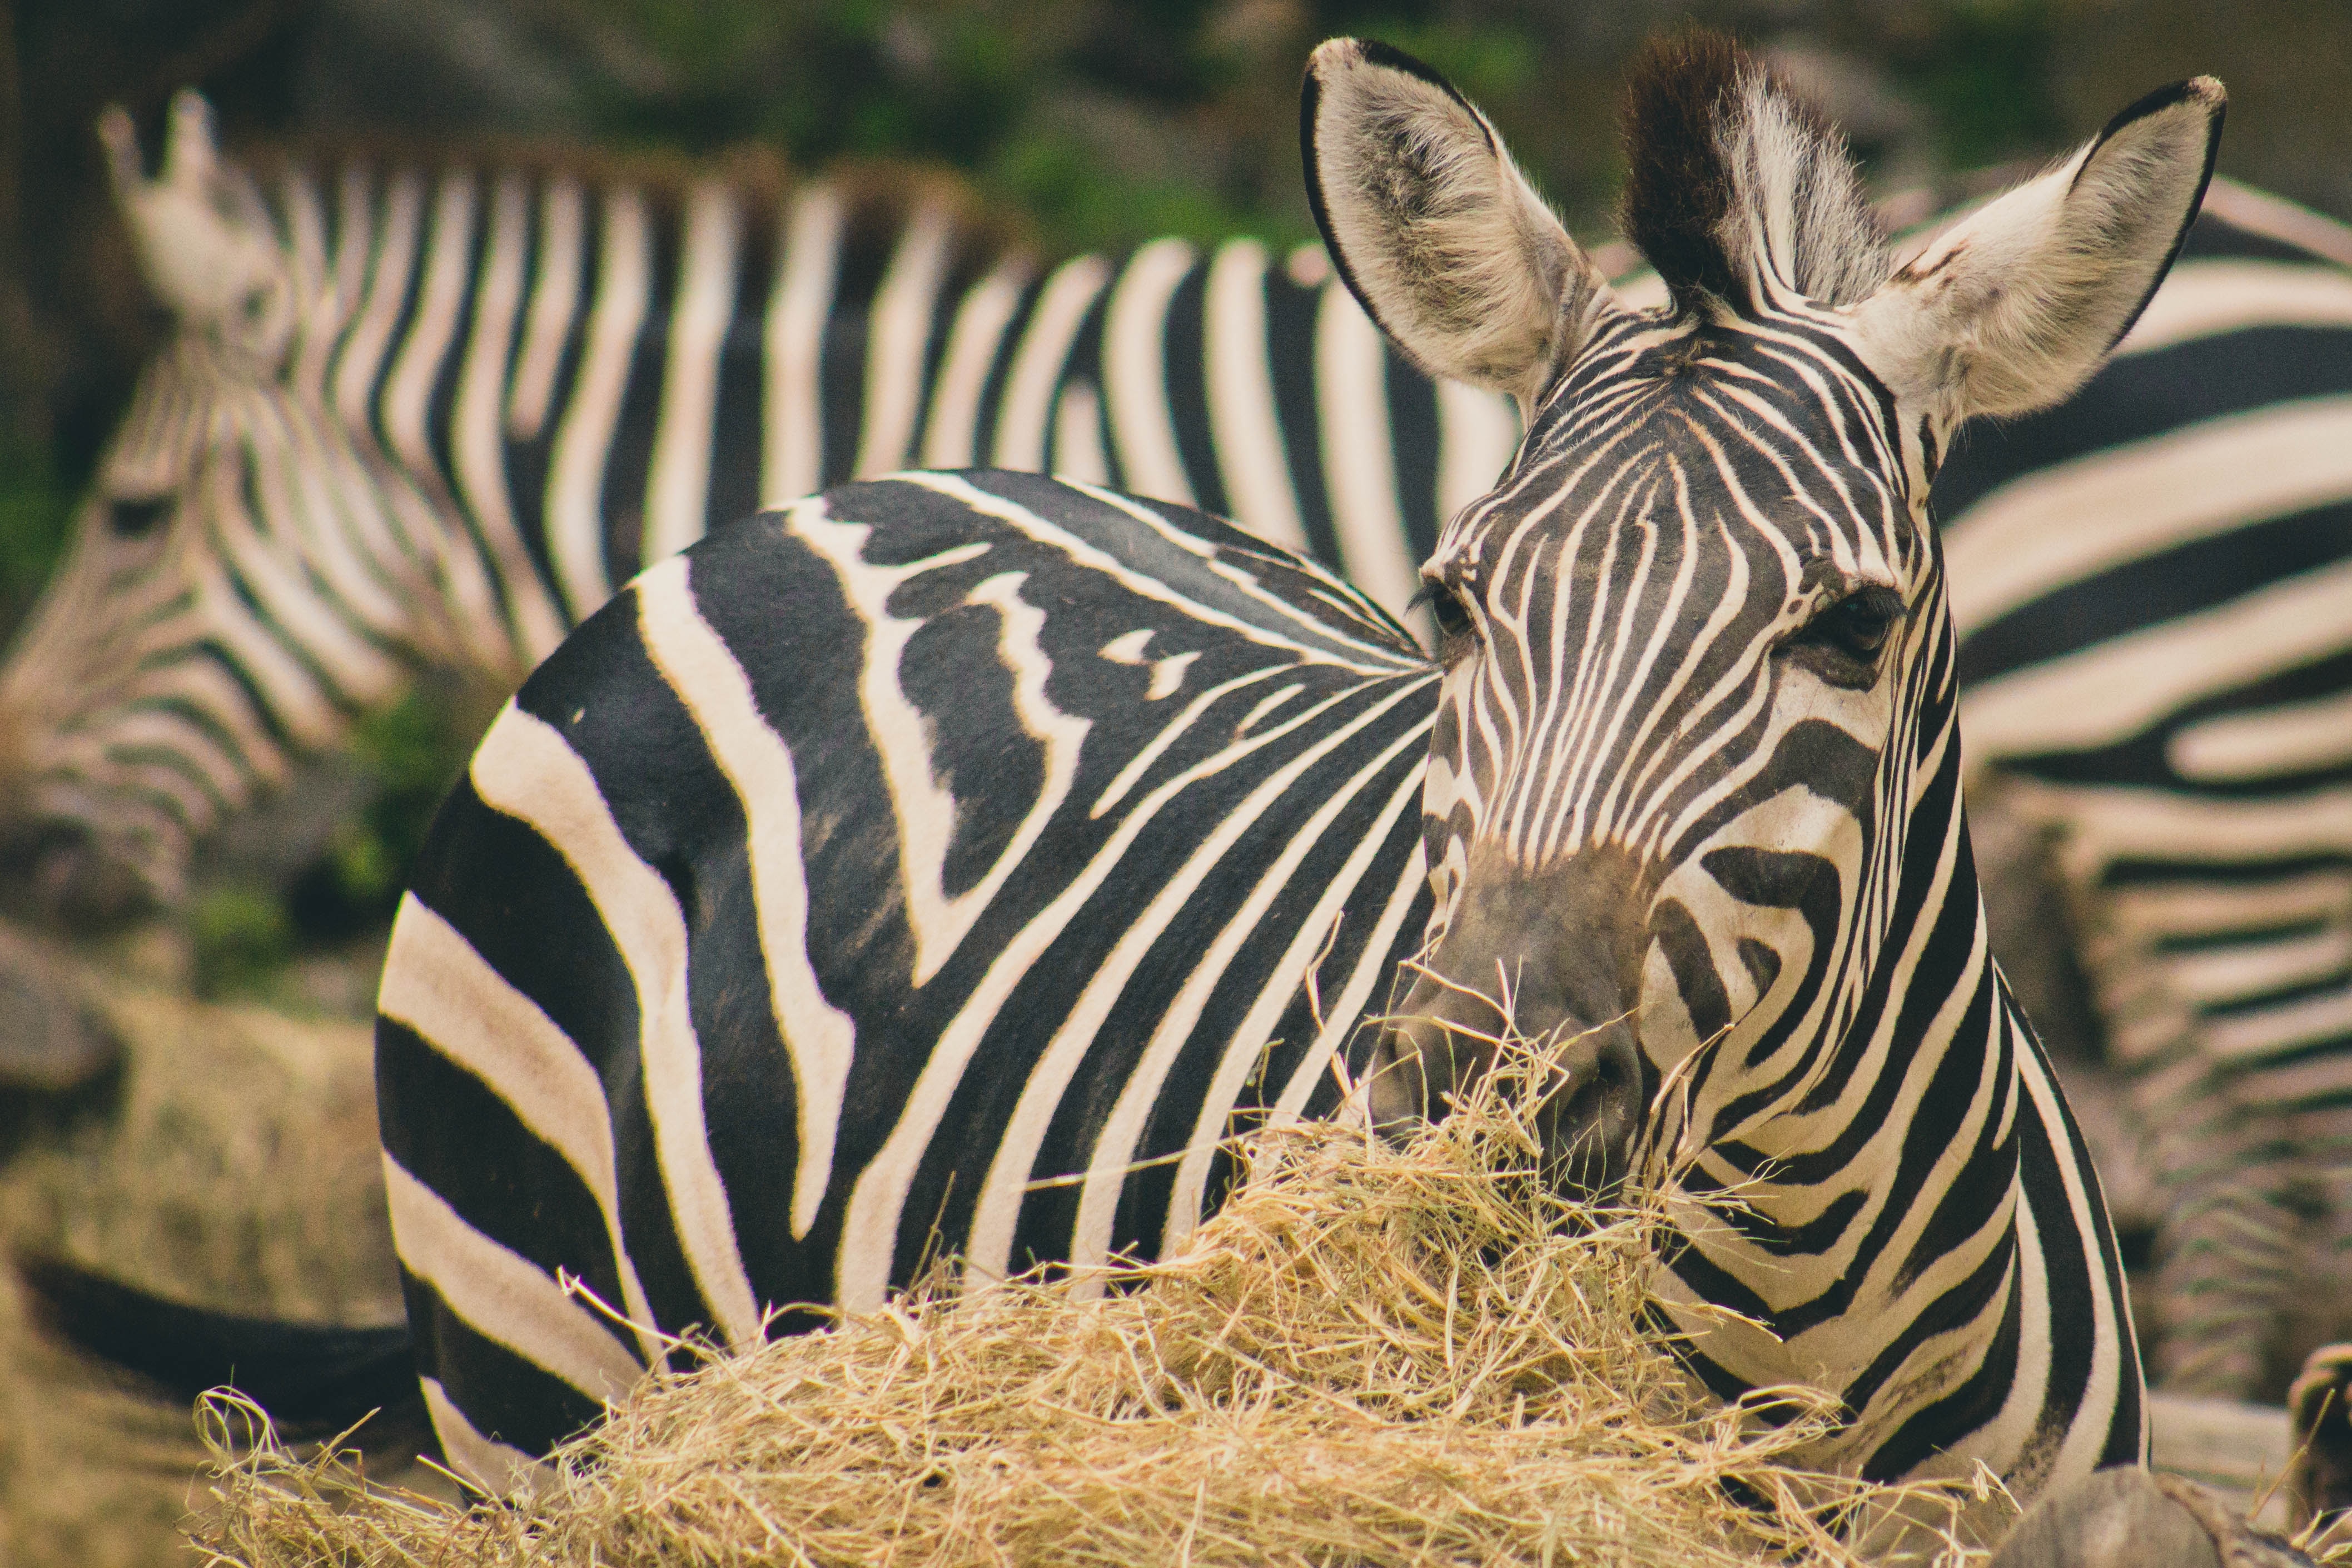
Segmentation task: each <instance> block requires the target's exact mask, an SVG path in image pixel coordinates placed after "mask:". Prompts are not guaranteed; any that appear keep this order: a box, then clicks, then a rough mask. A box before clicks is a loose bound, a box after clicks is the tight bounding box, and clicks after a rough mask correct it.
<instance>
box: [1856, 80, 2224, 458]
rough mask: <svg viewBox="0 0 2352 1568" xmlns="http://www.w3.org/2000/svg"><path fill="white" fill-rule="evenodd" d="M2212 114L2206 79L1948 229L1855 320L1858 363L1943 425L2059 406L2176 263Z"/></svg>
mask: <svg viewBox="0 0 2352 1568" xmlns="http://www.w3.org/2000/svg"><path fill="white" fill-rule="evenodd" d="M2225 102H2226V98H2225V95H2224V94H2223V93H2222V90H2221V83H2220V82H2218V81H2215V80H2214V79H2213V78H2210V77H2197V78H2192V79H2190V80H2189V81H2184V82H2179V83H2176V84H2175V85H2173V86H2171V87H2168V88H2164V89H2159V90H2158V91H2156V92H2152V93H2150V94H2148V95H2147V97H2146V98H2144V99H2140V100H2139V101H2138V102H2137V103H2135V104H2133V105H2132V106H2131V107H2130V108H2129V109H2126V110H2124V111H2123V112H2122V113H2121V114H2118V115H2116V117H2115V119H2114V120H2110V121H2108V122H2107V127H2106V129H2105V131H2101V132H2100V133H2099V134H2098V136H2097V138H2096V139H2095V140H2094V141H2092V142H2091V143H2090V145H2088V146H2087V147H2085V148H2084V149H2083V150H2082V152H2078V153H2076V154H2075V155H2074V157H2073V158H2070V159H2068V160H2067V161H2066V162H2064V163H2063V164H2061V165H2060V166H2059V167H2058V168H2056V169H2054V170H2053V171H2052V172H2049V173H2047V174H2044V175H2043V176H2042V177H2041V178H2040V179H2038V180H2035V181H2032V183H2028V184H2024V185H2021V186H2019V187H2018V188H2017V189H2015V190H2013V191H2011V192H2010V193H2008V194H2007V195H2004V196H2002V197H2000V199H1999V200H1998V201H1995V202H1992V203H1990V204H1988V205H1986V206H1985V207H1983V208H1981V209H1979V211H1978V212H1977V213H1976V214H1973V215H1972V216H1970V217H1969V218H1966V219H1964V220H1962V221H1961V222H1960V223H1958V224H1956V225H1953V226H1952V228H1950V229H1949V230H1948V231H1947V232H1946V233H1945V234H1944V235H1941V236H1940V237H1939V238H1938V239H1937V241H1936V242H1935V243H1934V244H1932V245H1930V246H1928V247H1927V250H1925V251H1924V252H1922V253H1921V254H1920V256H1918V257H1917V259H1916V260H1914V261H1913V262H1912V263H1911V264H1910V265H1909V266H1907V267H1904V268H1903V269H1902V270H1901V271H1899V272H1897V273H1895V276H1894V277H1892V278H1890V279H1889V280H1888V281H1887V283H1886V285H1885V287H1882V288H1881V289H1879V291H1878V292H1877V293H1876V294H1874V295H1873V296H1872V297H1871V298H1869V299H1867V300H1864V302H1863V303H1862V305H1861V306H1860V307H1858V308H1857V314H1856V324H1857V327H1858V329H1859V337H1860V345H1861V347H1862V349H1863V351H1864V354H1865V356H1866V357H1868V358H1869V359H1870V360H1871V361H1872V363H1873V365H1874V368H1875V369H1877V370H1878V371H1880V373H1881V374H1884V375H1886V376H1887V377H1888V379H1889V380H1890V381H1891V382H1893V383H1894V384H1895V387H1896V388H1897V390H1898V391H1899V392H1902V393H1903V394H1904V395H1905V396H1906V397H1909V398H1916V399H1918V400H1919V401H1921V402H1924V403H1925V404H1926V405H1927V409H1928V410H1929V411H1930V412H1931V413H1935V414H1937V415H1939V416H1941V417H1942V418H1944V419H1946V420H1948V422H1949V423H1948V424H1947V426H1946V428H1947V429H1948V428H1950V425H1952V424H1957V423H1959V421H1961V420H1963V419H1966V418H1968V417H1969V416H1971V415H1974V414H1991V415H1996V416H1998V415H2005V414H2019V413H2032V412H2033V411H2034V410H2035V409H2040V408H2048V407H2050V406H2051V405H2052V404H2053V403H2056V402H2063V400H2064V399H2065V398H2067V397H2068V396H2070V395H2071V394H2072V393H2073V392H2074V390H2075V389H2076V388H2078V387H2080V386H2081V385H2082V384H2083V383H2084V382H2085V381H2087V380H2089V379H2090V377H2091V374H2092V372H2093V371H2096V370H2097V369H2098V368H2099V364H2100V361H2103V360H2105V358H2106V355H2107V350H2110V349H2112V348H2114V347H2115V346H2116V343H2117V342H2118V341H2119V340H2121V339H2122V338H2123V335H2124V334H2125V333H2126V332H2128V331H2129V330H2131V325H2132V323H2133V322H2134V321H2136V320H2137V319H2139V313H2140V310H2141V308H2143V307H2145V306H2146V305H2147V301H2148V297H2149V296H2150V295H2152V294H2154V293H2155V292H2156V286H2157V285H2158V284H2159V283H2161V282H2163V281H2164V275H2165V273H2166V272H2167V271H2168V270H2169V269H2170V267H2171V266H2172V258H2173V257H2174V256H2177V255H2179V250H2180V242H2181V240H2182V239H2183V238H2184V237H2185V236H2186V235H2187V234H2188V231H2189V221H2190V220H2191V219H2193V218H2194V217H2195V216H2196V215H2197V208H2198V205H2199V204H2200V202H2201V201H2202V200H2203V199H2204V195H2205V183H2206V181H2207V180H2208V179H2209V178H2210V176H2211V174H2212V172H2213V155H2214V153H2215V152H2216V151H2217V150H2218V148H2219V147H2220V144H2221V111H2222V109H2223V106H2224V104H2225Z"/></svg>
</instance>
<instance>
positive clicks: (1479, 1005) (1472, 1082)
mask: <svg viewBox="0 0 2352 1568" xmlns="http://www.w3.org/2000/svg"><path fill="white" fill-rule="evenodd" d="M1416 989H1418V988H1416ZM1447 994H1448V995H1449V996H1456V997H1459V1000H1458V1001H1455V1002H1454V1005H1452V1006H1448V1005H1446V1003H1445V1002H1444V1000H1442V999H1439V998H1431V1000H1432V1002H1433V1006H1432V1007H1430V1008H1427V1009H1412V1010H1409V1011H1408V1012H1407V1013H1406V1014H1405V1015H1404V1016H1402V1017H1401V1018H1399V1019H1396V1020H1395V1021H1394V1022H1392V1023H1391V1025H1390V1026H1389V1028H1388V1029H1387V1030H1386V1031H1385V1032H1384V1033H1383V1034H1382V1036H1381V1042H1380V1045H1379V1046H1378V1047H1377V1048H1376V1050H1375V1051H1374V1054H1373V1060H1372V1073H1371V1081H1370V1090H1369V1098H1370V1113H1371V1118H1372V1123H1373V1125H1374V1126H1375V1127H1376V1128H1378V1129H1379V1130H1380V1132H1381V1134H1383V1135H1384V1136H1388V1137H1391V1138H1402V1137H1405V1136H1409V1135H1410V1134H1412V1131H1414V1130H1415V1129H1417V1128H1419V1127H1421V1126H1423V1125H1426V1124H1429V1123H1431V1122H1434V1121H1436V1120H1438V1119H1439V1118H1441V1117H1443V1116H1444V1115H1445V1114H1446V1113H1448V1112H1449V1111H1451V1110H1452V1109H1453V1108H1454V1106H1456V1105H1459V1104H1462V1103H1465V1101H1466V1100H1467V1099H1468V1098H1469V1097H1470V1096H1471V1095H1473V1094H1475V1093H1476V1092H1478V1090H1479V1089H1480V1087H1481V1086H1482V1085H1483V1084H1486V1083H1488V1082H1495V1083H1496V1085H1497V1086H1498V1087H1499V1088H1500V1089H1501V1091H1502V1092H1520V1093H1524V1094H1525V1095H1526V1096H1527V1099H1526V1102H1524V1104H1525V1109H1524V1110H1523V1111H1522V1114H1524V1115H1525V1116H1526V1117H1527V1118H1528V1123H1529V1124H1530V1126H1531V1127H1532V1128H1533V1130H1534V1131H1535V1132H1536V1133H1537V1134H1538V1138H1539V1140H1540V1142H1541V1145H1542V1147H1543V1150H1544V1166H1545V1176H1546V1178H1547V1179H1548V1180H1549V1182H1550V1183H1551V1184H1552V1186H1555V1187H1556V1188H1558V1189H1559V1191H1560V1192H1562V1193H1564V1194H1566V1195H1568V1196H1570V1197H1580V1198H1594V1199H1602V1198H1607V1197H1611V1196H1612V1195H1613V1194H1614V1193H1615V1191H1616V1190H1617V1188H1618V1186H1620V1185H1621V1184H1622V1182H1623V1181H1624V1179H1625V1176H1626V1173H1627V1171H1628V1170H1629V1169H1630V1168H1631V1167H1632V1165H1633V1154H1634V1147H1635V1145H1636V1143H1637V1142H1638V1140H1639V1138H1640V1136H1641V1132H1642V1128H1643V1092H1642V1068H1641V1051H1640V1047H1639V1045H1638V1044H1637V1043H1636V1042H1635V1040H1634V1036H1633V1029H1632V1027H1631V1024H1630V1021H1629V1020H1628V1019H1622V1018H1619V1019H1611V1020H1609V1021H1607V1022H1605V1023H1601V1024H1598V1025H1588V1024H1585V1023H1582V1022H1580V1021H1579V1020H1576V1019H1570V1018H1565V1017H1563V1018H1559V1019H1552V1020H1549V1021H1547V1022H1546V1023H1545V1024H1544V1025H1543V1026H1542V1027H1540V1028H1538V1029H1535V1030H1530V1029H1528V1027H1527V1026H1528V1023H1529V1022H1530V1021H1532V1020H1528V1019H1525V1018H1524V1017H1517V1018H1514V1019H1511V1020H1509V1022H1508V1023H1506V1021H1505V1019H1503V1017H1502V1015H1501V1013H1500V1011H1499V1009H1496V1008H1495V1007H1494V1006H1493V1005H1492V1004H1491V1003H1488V1002H1486V1001H1485V999H1484V998H1475V997H1470V996H1466V995H1462V994H1460V993H1447ZM1481 1012H1483V1014H1484V1016H1483V1017H1479V1016H1476V1015H1477V1014H1479V1013H1481Z"/></svg>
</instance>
